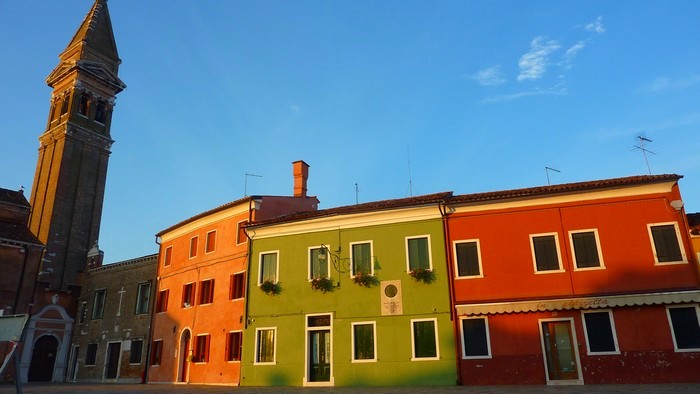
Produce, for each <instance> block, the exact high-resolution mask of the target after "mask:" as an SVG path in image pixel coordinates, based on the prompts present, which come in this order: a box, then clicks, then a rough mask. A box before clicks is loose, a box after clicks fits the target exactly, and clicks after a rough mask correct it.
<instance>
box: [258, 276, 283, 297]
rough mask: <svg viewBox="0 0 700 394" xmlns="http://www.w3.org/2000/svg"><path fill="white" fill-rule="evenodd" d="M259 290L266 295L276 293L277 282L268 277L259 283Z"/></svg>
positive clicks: (277, 290) (278, 289) (277, 289)
mask: <svg viewBox="0 0 700 394" xmlns="http://www.w3.org/2000/svg"><path fill="white" fill-rule="evenodd" d="M260 290H262V292H263V293H265V294H267V295H277V294H279V291H280V288H279V285H278V284H277V283H275V282H273V281H271V280H270V279H265V280H264V281H263V282H262V283H261V284H260Z"/></svg>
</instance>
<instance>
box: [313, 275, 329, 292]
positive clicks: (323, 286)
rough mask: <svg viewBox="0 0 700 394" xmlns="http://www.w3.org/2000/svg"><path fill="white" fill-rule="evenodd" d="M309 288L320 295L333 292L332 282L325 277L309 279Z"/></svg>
mask: <svg viewBox="0 0 700 394" xmlns="http://www.w3.org/2000/svg"><path fill="white" fill-rule="evenodd" d="M311 288H312V289H313V290H314V291H320V292H322V293H326V292H328V291H333V281H332V280H331V279H330V278H326V277H325V276H317V277H315V278H313V279H311Z"/></svg>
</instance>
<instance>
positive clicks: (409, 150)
mask: <svg viewBox="0 0 700 394" xmlns="http://www.w3.org/2000/svg"><path fill="white" fill-rule="evenodd" d="M406 148H407V149H408V195H409V197H413V177H412V176H411V147H410V146H409V145H406Z"/></svg>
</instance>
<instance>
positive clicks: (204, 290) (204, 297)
mask: <svg viewBox="0 0 700 394" xmlns="http://www.w3.org/2000/svg"><path fill="white" fill-rule="evenodd" d="M213 301H214V279H207V280H203V281H201V282H200V283H199V304H200V305H201V304H211V303H212V302H213Z"/></svg>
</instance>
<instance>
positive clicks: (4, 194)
mask: <svg viewBox="0 0 700 394" xmlns="http://www.w3.org/2000/svg"><path fill="white" fill-rule="evenodd" d="M0 202H2V203H8V204H12V205H19V206H21V207H26V208H29V207H30V205H29V201H27V198H26V197H24V193H22V191H21V190H20V191H17V190H9V189H3V188H1V187H0Z"/></svg>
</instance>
